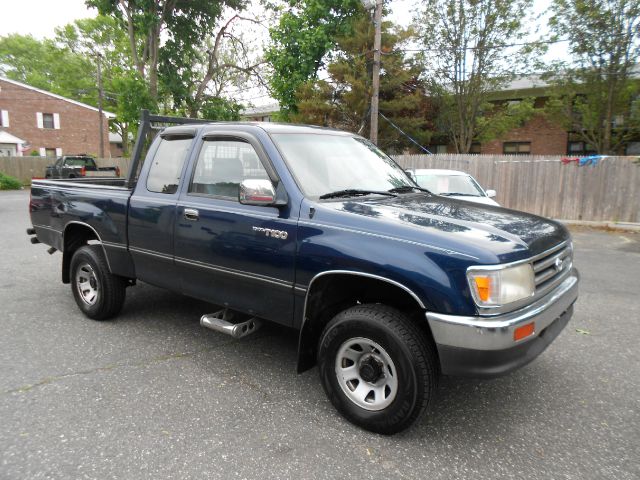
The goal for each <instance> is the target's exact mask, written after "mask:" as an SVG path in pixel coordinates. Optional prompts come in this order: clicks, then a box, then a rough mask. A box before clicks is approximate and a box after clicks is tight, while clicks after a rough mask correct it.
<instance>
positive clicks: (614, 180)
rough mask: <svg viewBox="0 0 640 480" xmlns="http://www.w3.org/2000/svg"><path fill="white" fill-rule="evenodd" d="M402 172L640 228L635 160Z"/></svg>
mask: <svg viewBox="0 0 640 480" xmlns="http://www.w3.org/2000/svg"><path fill="white" fill-rule="evenodd" d="M394 158H395V159H396V161H397V162H398V163H399V164H400V165H402V166H403V167H404V168H406V169H409V168H447V169H452V170H462V171H464V172H468V173H470V174H471V175H473V176H474V177H475V178H476V179H477V180H478V181H479V182H480V184H481V185H482V186H483V187H484V188H485V189H489V188H492V189H494V190H496V191H497V192H498V196H497V199H496V200H497V201H498V203H500V204H501V205H503V206H505V207H508V208H513V209H516V210H523V211H525V212H531V213H535V214H538V215H543V216H545V217H551V218H559V219H563V220H588V221H608V222H633V223H640V164H638V163H634V160H637V158H635V157H607V158H603V159H600V160H599V161H598V163H597V165H586V166H582V167H579V166H578V165H577V164H576V163H575V162H572V163H569V164H567V165H564V164H563V163H562V162H561V157H557V156H518V155H455V154H438V155H398V156H395V157H394ZM53 162H54V159H53V158H42V157H0V172H3V173H6V174H8V175H11V176H13V177H16V178H18V179H19V180H20V181H22V182H23V183H25V184H28V183H29V182H30V180H31V178H32V177H44V172H45V168H46V166H47V165H50V164H51V163H53ZM97 163H98V165H99V166H101V167H107V166H118V167H120V171H121V172H122V173H121V174H122V175H126V173H127V172H128V171H129V165H130V163H131V160H130V159H128V158H106V159H97Z"/></svg>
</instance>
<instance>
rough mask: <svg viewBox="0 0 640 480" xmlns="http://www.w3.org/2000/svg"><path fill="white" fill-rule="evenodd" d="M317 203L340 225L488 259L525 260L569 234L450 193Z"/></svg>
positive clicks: (535, 218)
mask: <svg viewBox="0 0 640 480" xmlns="http://www.w3.org/2000/svg"><path fill="white" fill-rule="evenodd" d="M321 205H322V206H323V207H327V208H329V209H331V210H334V211H336V213H338V212H340V213H341V214H342V215H345V214H349V217H350V218H348V219H347V218H344V217H343V220H342V223H344V224H345V226H346V225H349V226H351V227H352V228H357V229H360V230H364V231H368V232H372V233H376V234H383V235H387V236H393V237H401V238H404V239H406V240H410V241H414V242H421V243H422V242H424V243H428V244H433V245H439V246H443V247H445V248H448V249H451V250H452V251H455V252H461V253H463V254H467V255H470V256H473V257H475V258H477V259H484V261H486V262H488V263H492V262H509V261H515V260H519V259H521V258H527V257H529V256H533V255H536V254H538V253H542V252H544V251H545V250H548V249H549V248H551V247H553V246H555V245H557V244H558V243H560V242H562V241H564V240H566V239H568V238H569V234H568V232H567V230H566V228H565V227H564V226H562V225H561V224H560V223H558V222H555V221H553V220H549V219H546V218H542V217H539V216H536V215H532V214H529V213H525V212H520V211H516V210H509V209H506V208H502V207H499V206H490V205H483V204H479V203H472V202H469V201H466V200H465V201H463V200H456V199H453V198H450V197H440V196H427V195H422V194H418V195H416V194H409V195H400V196H398V197H395V198H393V197H385V198H381V199H379V198H375V199H371V198H369V199H365V198H355V199H349V200H344V201H339V202H326V203H322V204H321ZM354 216H357V217H360V221H358V219H356V218H355V217H354ZM374 219H375V220H374ZM334 221H335V220H334Z"/></svg>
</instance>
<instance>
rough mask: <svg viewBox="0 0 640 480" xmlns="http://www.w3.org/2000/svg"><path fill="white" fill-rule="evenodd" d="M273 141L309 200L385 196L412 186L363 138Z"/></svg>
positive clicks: (282, 137) (290, 136)
mask: <svg viewBox="0 0 640 480" xmlns="http://www.w3.org/2000/svg"><path fill="white" fill-rule="evenodd" d="M272 138H273V140H274V142H275V143H276V145H277V146H278V148H279V149H280V152H281V153H282V155H283V156H284V158H285V161H286V162H287V164H288V165H289V169H290V170H291V171H292V173H293V175H294V177H295V178H296V181H297V182H298V186H299V187H300V188H301V189H302V191H303V192H304V193H305V195H307V196H309V197H320V196H321V195H326V194H328V193H331V192H336V191H340V190H361V191H379V192H386V191H388V190H390V189H392V188H398V187H403V186H413V183H412V182H411V180H410V179H409V177H407V174H406V173H405V172H404V171H403V170H402V169H401V168H400V167H399V166H398V165H396V163H395V162H394V161H393V160H391V159H390V158H389V157H388V156H387V155H385V154H384V153H382V151H380V150H379V149H378V148H377V147H376V146H375V145H373V144H372V143H371V142H369V141H368V140H365V139H363V138H359V137H352V136H346V135H325V134H304V133H278V134H273V135H272Z"/></svg>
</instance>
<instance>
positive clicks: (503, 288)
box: [467, 263, 535, 307]
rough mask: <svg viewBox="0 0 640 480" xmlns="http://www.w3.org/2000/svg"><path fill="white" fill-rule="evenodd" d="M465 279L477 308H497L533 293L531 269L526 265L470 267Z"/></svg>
mask: <svg viewBox="0 0 640 480" xmlns="http://www.w3.org/2000/svg"><path fill="white" fill-rule="evenodd" d="M467 277H468V280H469V287H471V294H472V295H473V299H474V300H475V302H476V304H477V305H478V306H479V307H498V306H501V305H505V304H508V303H512V302H516V301H518V300H522V299H523V298H527V297H531V296H533V295H534V293H535V283H534V276H533V268H532V267H531V265H530V264H528V263H524V264H522V265H518V266H515V267H508V268H500V267H497V268H495V269H493V268H487V267H482V268H477V269H475V268H474V267H471V268H470V269H469V270H468V271H467Z"/></svg>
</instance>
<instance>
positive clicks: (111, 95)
mask: <svg viewBox="0 0 640 480" xmlns="http://www.w3.org/2000/svg"><path fill="white" fill-rule="evenodd" d="M55 42H56V45H58V46H59V47H61V48H65V49H68V50H69V51H72V52H74V53H75V54H77V55H80V56H83V57H84V58H87V59H88V60H89V61H90V62H91V64H92V66H91V70H90V71H89V72H87V74H88V75H89V78H90V79H91V81H92V82H93V83H92V85H91V87H90V89H89V90H88V93H89V94H90V99H89V103H90V104H91V105H97V96H98V91H97V87H96V82H95V75H96V62H97V61H98V60H99V61H100V62H101V66H102V84H103V89H104V108H105V109H106V110H110V111H113V112H114V113H115V114H116V118H115V120H112V121H111V122H110V124H109V127H110V129H111V130H112V131H115V132H117V133H118V134H120V136H121V137H122V146H123V155H124V156H127V155H128V152H129V146H130V143H131V139H130V137H132V136H135V133H136V131H137V121H138V119H139V118H140V110H141V109H143V108H146V109H151V110H153V109H155V108H156V102H155V101H154V99H153V98H152V97H151V95H150V94H149V90H148V88H147V86H146V84H145V82H144V79H142V78H141V77H140V76H139V74H138V73H137V70H136V69H135V67H134V65H133V62H132V59H131V54H130V51H129V41H128V37H127V33H126V31H124V30H123V29H122V27H121V25H120V23H119V22H118V21H117V20H116V19H114V18H112V17H107V16H104V15H98V16H97V17H95V18H87V19H81V20H76V21H74V22H73V23H70V24H68V25H65V26H63V27H60V28H57V29H56V38H55Z"/></svg>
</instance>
